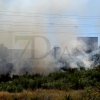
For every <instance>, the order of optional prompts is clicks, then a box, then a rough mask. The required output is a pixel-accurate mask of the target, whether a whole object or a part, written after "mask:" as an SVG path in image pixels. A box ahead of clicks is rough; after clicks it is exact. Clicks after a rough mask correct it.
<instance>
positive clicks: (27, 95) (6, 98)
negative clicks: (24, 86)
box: [0, 89, 86, 100]
mask: <svg viewBox="0 0 100 100" xmlns="http://www.w3.org/2000/svg"><path fill="white" fill-rule="evenodd" d="M69 94H70V96H71V97H72V98H74V100H82V98H83V97H84V96H85V95H86V94H85V93H84V91H83V90H70V91H68V92H67V91H60V90H54V89H50V90H46V89H36V90H34V91H23V92H21V93H8V92H4V91H2V92H0V100H35V99H31V98H35V97H36V98H39V99H36V100H64V97H65V96H66V95H69ZM15 98H17V99H15Z"/></svg>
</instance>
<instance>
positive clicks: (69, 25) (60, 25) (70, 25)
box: [0, 23, 100, 28]
mask: <svg viewBox="0 0 100 100" xmlns="http://www.w3.org/2000/svg"><path fill="white" fill-rule="evenodd" d="M0 25H2V26H5V25H7V26H8V25H9V26H37V27H39V26H40V27H75V28H77V27H100V25H85V24H83V25H74V24H65V25H64V24H59V25H56V24H55V25H43V24H42V23H41V24H38V23H35V24H31V25H25V24H23V25H16V24H15V25H14V24H9V23H8V24H1V23H0Z"/></svg>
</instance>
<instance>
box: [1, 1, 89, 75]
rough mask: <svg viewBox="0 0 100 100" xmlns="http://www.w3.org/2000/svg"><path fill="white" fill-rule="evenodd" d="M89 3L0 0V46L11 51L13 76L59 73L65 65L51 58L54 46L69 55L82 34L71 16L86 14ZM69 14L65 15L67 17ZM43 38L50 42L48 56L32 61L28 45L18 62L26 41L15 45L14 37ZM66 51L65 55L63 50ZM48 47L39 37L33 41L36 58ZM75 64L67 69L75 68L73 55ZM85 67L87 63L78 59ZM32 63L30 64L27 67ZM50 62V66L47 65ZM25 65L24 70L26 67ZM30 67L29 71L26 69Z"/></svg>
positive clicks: (20, 41) (76, 20) (74, 17)
mask: <svg viewBox="0 0 100 100" xmlns="http://www.w3.org/2000/svg"><path fill="white" fill-rule="evenodd" d="M88 1H89V0H74V1H72V0H13V1H12V0H9V1H7V0H1V1H0V5H1V6H0V15H1V16H0V33H1V34H0V43H3V44H4V45H5V46H6V47H7V48H9V49H14V50H16V51H13V53H14V56H13V61H14V73H16V74H20V73H22V70H25V71H27V70H29V72H30V73H40V74H44V73H45V74H48V73H50V72H53V71H57V70H59V68H61V67H63V66H64V65H65V64H63V63H61V62H58V60H57V59H54V55H53V53H52V52H54V49H53V47H55V46H58V47H60V48H61V53H59V57H61V55H62V54H64V53H67V54H71V55H73V54H72V51H73V49H75V48H76V46H77V42H76V38H77V33H79V32H81V31H80V30H79V29H78V28H77V27H78V25H79V24H78V19H77V18H76V16H73V15H85V14H86V8H87V4H88ZM67 15H68V16H67ZM18 34H19V36H40V37H41V36H42V37H45V38H47V39H48V40H49V42H50V45H51V47H50V50H51V52H49V55H48V56H47V57H44V58H43V59H33V60H32V61H33V63H31V62H32V61H30V60H29V58H31V51H28V50H30V49H31V43H30V44H29V45H28V47H27V51H26V52H25V53H24V54H23V57H22V58H23V59H20V60H19V61H18V62H17V63H15V62H16V59H18V58H19V56H20V55H21V52H22V51H19V50H17V49H24V48H25V46H26V44H27V41H25V40H19V41H17V42H16V43H15V36H17V35H18ZM66 47H67V48H68V49H67V51H66V52H65V51H64V50H65V48H66ZM46 49H47V44H46V41H44V40H43V39H41V38H37V40H36V41H35V48H34V51H35V55H36V56H38V57H40V56H41V55H43V54H44V53H45V52H46ZM73 59H75V60H74V62H73V61H72V62H71V63H70V67H78V66H77V64H76V62H77V59H76V58H75V57H74V56H73ZM64 60H65V62H66V60H68V59H67V58H65V59H64ZM81 60H82V62H84V63H85V65H86V67H87V66H88V63H89V62H86V59H85V58H84V59H81ZM30 63H31V64H30ZM50 63H52V64H50ZM25 66H26V67H25ZM27 67H29V69H28V68H27Z"/></svg>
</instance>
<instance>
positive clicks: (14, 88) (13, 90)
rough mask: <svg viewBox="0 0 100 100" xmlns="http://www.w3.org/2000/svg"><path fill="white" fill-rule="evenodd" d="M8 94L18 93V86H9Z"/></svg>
mask: <svg viewBox="0 0 100 100" xmlns="http://www.w3.org/2000/svg"><path fill="white" fill-rule="evenodd" d="M6 90H7V91H8V92H16V86H14V85H12V86H7V89H6Z"/></svg>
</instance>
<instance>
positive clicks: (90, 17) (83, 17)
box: [0, 14, 100, 19]
mask: <svg viewBox="0 0 100 100" xmlns="http://www.w3.org/2000/svg"><path fill="white" fill-rule="evenodd" d="M0 15H3V16H16V17H18V16H21V17H36V18H38V17H43V18H69V19H100V16H76V15H75V16H74V15H56V16H55V15H52V16H45V15H46V14H41V15H33V16H29V15H11V14H10V15H9V14H0Z"/></svg>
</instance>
